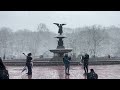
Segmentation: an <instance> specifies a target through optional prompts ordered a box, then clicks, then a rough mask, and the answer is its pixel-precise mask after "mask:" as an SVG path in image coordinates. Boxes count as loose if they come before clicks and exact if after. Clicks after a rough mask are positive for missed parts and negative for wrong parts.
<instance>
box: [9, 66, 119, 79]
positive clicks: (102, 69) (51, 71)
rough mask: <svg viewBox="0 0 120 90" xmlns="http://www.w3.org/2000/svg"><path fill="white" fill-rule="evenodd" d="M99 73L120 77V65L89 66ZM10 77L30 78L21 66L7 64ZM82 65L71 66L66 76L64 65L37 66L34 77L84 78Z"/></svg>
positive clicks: (103, 77) (101, 77)
mask: <svg viewBox="0 0 120 90" xmlns="http://www.w3.org/2000/svg"><path fill="white" fill-rule="evenodd" d="M89 68H93V69H94V70H95V72H96V73H97V74H98V76H99V77H98V78H99V79H120V65H96V66H89ZM7 69H8V70H9V74H10V79H28V77H27V76H26V74H25V73H26V72H23V73H21V71H22V69H23V67H21V66H18V67H17V66H7ZM83 73H84V71H83V68H82V67H81V66H71V67H70V76H69V77H68V76H65V73H64V66H36V67H33V75H32V79H84V78H85V77H84V76H83Z"/></svg>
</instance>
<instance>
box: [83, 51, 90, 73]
mask: <svg viewBox="0 0 120 90" xmlns="http://www.w3.org/2000/svg"><path fill="white" fill-rule="evenodd" d="M88 63H89V55H88V54H87V53H86V54H85V56H84V57H83V66H84V71H85V74H87V73H88Z"/></svg>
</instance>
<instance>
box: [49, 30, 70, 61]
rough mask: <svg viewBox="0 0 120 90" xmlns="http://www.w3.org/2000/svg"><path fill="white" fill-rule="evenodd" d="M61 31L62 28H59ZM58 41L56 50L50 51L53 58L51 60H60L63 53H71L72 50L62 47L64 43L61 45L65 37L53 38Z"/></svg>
mask: <svg viewBox="0 0 120 90" xmlns="http://www.w3.org/2000/svg"><path fill="white" fill-rule="evenodd" d="M60 29H62V28H60ZM55 38H57V39H58V45H57V48H56V49H52V50H50V52H52V53H54V56H53V58H52V60H58V61H59V60H60V61H61V60H62V59H63V56H64V54H65V53H68V52H71V51H72V49H68V48H65V47H64V43H63V39H64V38H66V37H65V36H63V35H62V34H60V35H58V36H57V37H55Z"/></svg>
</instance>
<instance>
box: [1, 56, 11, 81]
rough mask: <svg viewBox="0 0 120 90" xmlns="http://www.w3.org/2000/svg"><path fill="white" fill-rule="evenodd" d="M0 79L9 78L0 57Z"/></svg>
mask: <svg viewBox="0 0 120 90" xmlns="http://www.w3.org/2000/svg"><path fill="white" fill-rule="evenodd" d="M0 79H9V73H8V70H6V67H5V65H4V64H3V62H2V59H1V57H0Z"/></svg>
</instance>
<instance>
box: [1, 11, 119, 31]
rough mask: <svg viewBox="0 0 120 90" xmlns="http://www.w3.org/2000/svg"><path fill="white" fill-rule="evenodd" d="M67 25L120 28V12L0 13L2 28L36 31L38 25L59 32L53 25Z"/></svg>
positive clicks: (73, 26)
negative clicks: (114, 26)
mask: <svg viewBox="0 0 120 90" xmlns="http://www.w3.org/2000/svg"><path fill="white" fill-rule="evenodd" d="M55 22H56V23H66V24H67V25H66V26H64V27H69V28H75V27H81V26H85V25H94V24H99V25H104V26H109V25H116V26H120V11H0V28H1V27H3V26H5V27H9V28H11V29H13V31H16V30H19V29H29V30H32V31H34V30H36V29H37V26H38V24H40V23H45V24H46V25H47V27H48V28H49V29H50V30H51V31H53V32H57V30H58V28H57V26H55V25H54V24H53V23H55Z"/></svg>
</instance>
